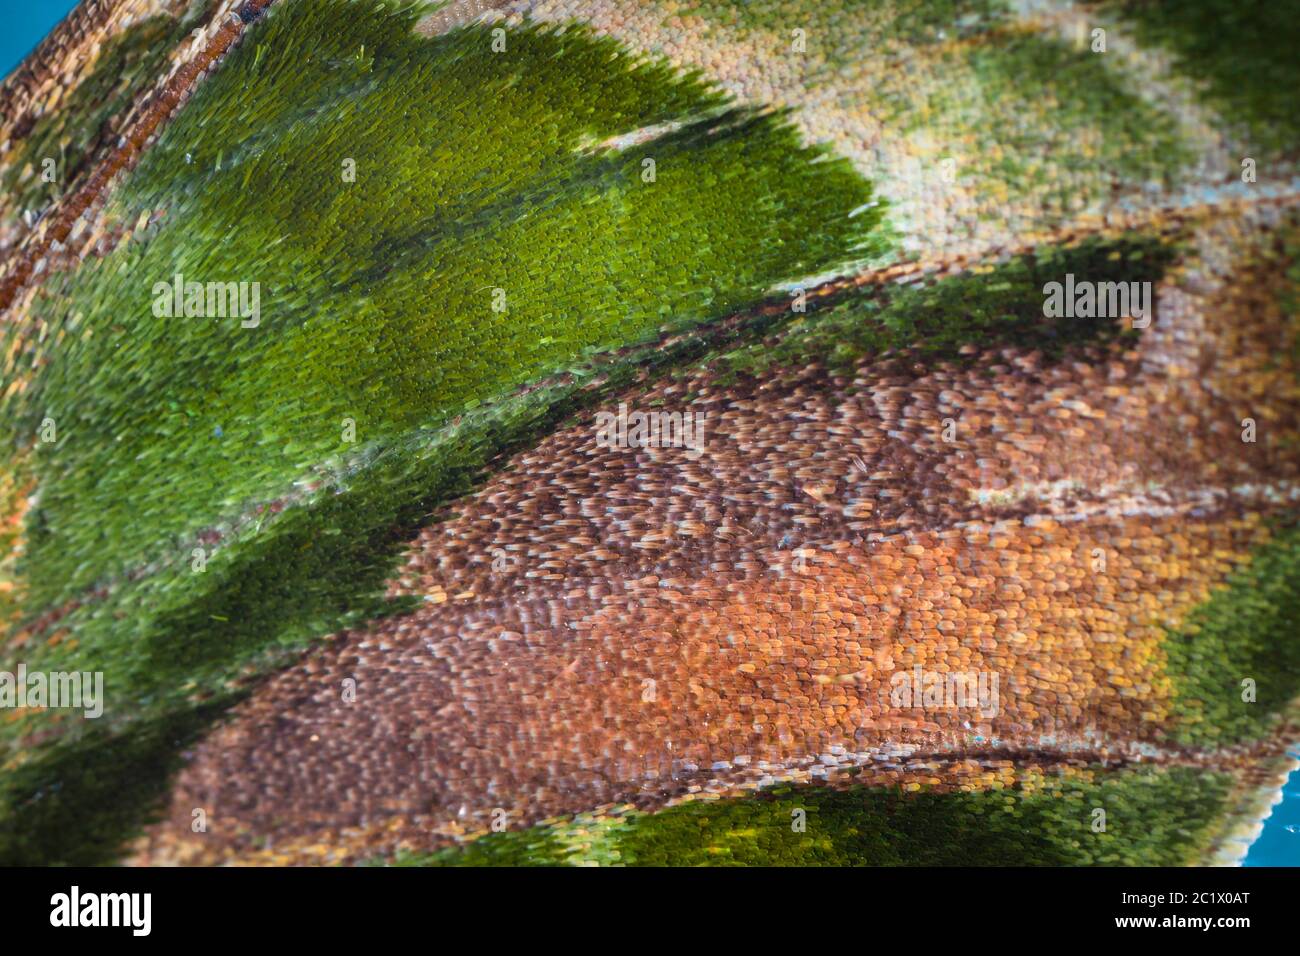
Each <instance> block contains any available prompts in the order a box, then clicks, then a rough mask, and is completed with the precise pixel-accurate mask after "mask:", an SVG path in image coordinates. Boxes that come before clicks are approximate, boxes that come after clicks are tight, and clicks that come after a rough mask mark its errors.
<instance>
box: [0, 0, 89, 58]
mask: <svg viewBox="0 0 1300 956" xmlns="http://www.w3.org/2000/svg"><path fill="white" fill-rule="evenodd" d="M76 5H77V4H76V2H75V0H0V76H8V75H9V74H10V73H11V72H12V71H13V68H14V67H16V66H17V65H18V63H19V62H20V61H21V60H22V58H23V57H25V56H26V55H27V54H28V53H30V52H31V50H32V48H33V47H34V46H36V44H38V43H40V42H41V41H42V40H43V39H45V35H46V34H47V33H49V32H50V31H51V30H52V29H54V25H55V24H56V23H58V22H59V21H60V20H62V19H63V18H64V17H66V16H67V15H68V11H69V10H71V9H72V8H73V7H75V6H76Z"/></svg>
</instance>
